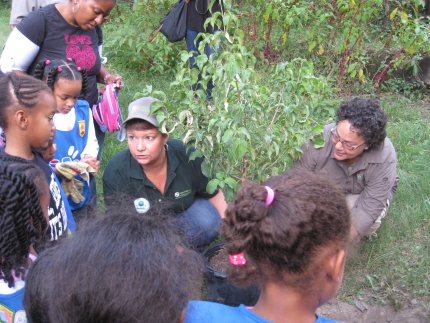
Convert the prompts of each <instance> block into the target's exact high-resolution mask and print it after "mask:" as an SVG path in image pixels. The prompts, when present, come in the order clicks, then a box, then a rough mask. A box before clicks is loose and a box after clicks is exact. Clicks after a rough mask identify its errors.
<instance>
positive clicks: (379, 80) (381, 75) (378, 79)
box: [376, 48, 405, 91]
mask: <svg viewBox="0 0 430 323" xmlns="http://www.w3.org/2000/svg"><path fill="white" fill-rule="evenodd" d="M404 51H405V49H404V48H402V49H401V50H399V51H398V52H397V53H396V55H394V56H393V58H392V59H391V61H390V62H389V63H388V64H387V66H385V67H384V68H383V69H382V71H381V73H379V74H378V76H377V77H376V83H377V84H378V86H377V88H376V91H379V88H380V87H381V84H382V83H383V82H384V81H385V79H384V77H385V74H386V73H387V71H388V70H389V69H390V67H391V65H392V64H393V63H394V61H395V60H396V59H397V57H399V56H400V55H401V54H402V53H403V52H404Z"/></svg>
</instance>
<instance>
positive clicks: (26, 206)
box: [0, 156, 50, 322]
mask: <svg viewBox="0 0 430 323" xmlns="http://www.w3.org/2000/svg"><path fill="white" fill-rule="evenodd" d="M48 192H49V189H48V183H47V182H46V179H45V176H44V174H43V172H42V171H41V170H40V169H39V168H38V167H37V166H36V165H34V164H32V163H31V162H29V161H26V160H25V159H22V158H19V157H15V156H9V157H8V158H6V159H4V158H2V159H0V237H1V239H0V318H1V319H0V321H2V322H3V321H6V322H25V320H23V319H25V312H24V309H23V305H22V299H23V296H24V286H25V277H26V274H27V269H28V265H29V263H31V262H32V261H33V260H34V259H35V258H36V256H37V252H39V251H40V247H41V246H42V245H43V243H42V242H43V236H44V233H45V231H46V230H47V228H48V205H49V201H50V196H49V193H48Z"/></svg>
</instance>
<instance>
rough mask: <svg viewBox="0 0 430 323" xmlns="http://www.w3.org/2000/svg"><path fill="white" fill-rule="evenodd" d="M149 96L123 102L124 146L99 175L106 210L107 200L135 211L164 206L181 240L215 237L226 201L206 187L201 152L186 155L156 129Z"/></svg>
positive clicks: (199, 243)
mask: <svg viewBox="0 0 430 323" xmlns="http://www.w3.org/2000/svg"><path fill="white" fill-rule="evenodd" d="M154 101H155V99H153V98H151V97H144V98H141V99H138V100H136V101H133V102H131V103H130V105H129V107H128V117H127V119H126V120H125V121H124V123H123V127H124V128H125V130H126V133H127V142H128V148H127V149H125V150H123V151H121V152H119V153H117V154H116V155H115V156H113V157H112V159H111V160H110V161H109V162H108V164H107V166H106V169H105V171H104V175H103V192H104V198H105V204H106V208H107V211H108V212H109V207H110V206H112V205H116V206H117V205H118V203H122V204H125V205H124V207H129V206H130V205H134V209H135V210H136V212H138V213H146V212H147V211H148V210H149V209H150V208H158V209H166V208H169V209H171V210H172V211H173V213H174V214H175V223H176V224H177V226H178V227H179V229H180V231H181V234H182V235H183V237H184V241H185V242H186V243H188V244H189V245H190V246H193V247H196V248H199V247H203V246H205V245H208V244H209V243H210V242H211V241H213V240H214V239H215V238H216V237H217V236H218V228H219V226H220V222H221V218H223V217H224V212H225V209H226V207H227V204H226V202H225V200H224V194H223V193H222V191H220V190H218V191H215V192H214V193H212V194H210V193H208V192H207V191H206V186H207V184H208V182H209V179H208V178H207V177H206V176H205V175H203V173H202V169H201V164H202V162H203V161H204V158H203V157H200V158H195V159H194V160H190V159H189V156H190V154H191V153H192V152H193V151H195V149H194V148H191V149H188V150H187V149H186V147H185V145H184V144H183V143H182V141H180V140H177V139H169V136H168V135H167V134H165V133H162V132H161V131H160V130H158V121H157V118H156V115H151V114H150V105H151V103H152V102H154Z"/></svg>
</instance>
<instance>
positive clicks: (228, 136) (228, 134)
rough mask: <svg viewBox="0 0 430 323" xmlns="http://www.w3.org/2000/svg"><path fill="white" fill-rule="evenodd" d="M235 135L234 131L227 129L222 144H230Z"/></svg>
mask: <svg viewBox="0 0 430 323" xmlns="http://www.w3.org/2000/svg"><path fill="white" fill-rule="evenodd" d="M233 135H234V131H233V130H232V129H227V130H226V131H225V132H224V135H223V136H222V139H221V142H222V143H223V144H225V143H228V142H229V141H230V140H231V138H232V137H233Z"/></svg>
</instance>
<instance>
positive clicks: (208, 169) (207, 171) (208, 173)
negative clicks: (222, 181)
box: [201, 159, 212, 178]
mask: <svg viewBox="0 0 430 323" xmlns="http://www.w3.org/2000/svg"><path fill="white" fill-rule="evenodd" d="M201 168H202V174H203V175H205V176H206V177H207V178H211V177H212V174H211V166H210V165H209V162H208V161H207V159H205V160H204V161H203V163H202V166H201Z"/></svg>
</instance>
